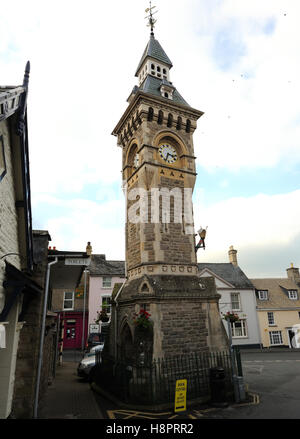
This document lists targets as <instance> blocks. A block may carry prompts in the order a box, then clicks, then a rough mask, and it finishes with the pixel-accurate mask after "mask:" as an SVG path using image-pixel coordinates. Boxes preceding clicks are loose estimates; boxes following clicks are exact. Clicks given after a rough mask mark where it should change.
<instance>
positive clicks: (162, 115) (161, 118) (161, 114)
mask: <svg viewBox="0 0 300 439" xmlns="http://www.w3.org/2000/svg"><path fill="white" fill-rule="evenodd" d="M163 119H164V113H163V112H162V111H161V110H159V112H158V119H157V123H158V124H159V125H161V124H162V123H163Z"/></svg>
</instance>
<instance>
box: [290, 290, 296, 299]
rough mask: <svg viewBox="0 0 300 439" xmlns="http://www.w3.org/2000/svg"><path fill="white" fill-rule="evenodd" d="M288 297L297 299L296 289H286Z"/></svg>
mask: <svg viewBox="0 0 300 439" xmlns="http://www.w3.org/2000/svg"><path fill="white" fill-rule="evenodd" d="M288 295H289V299H291V300H297V299H298V292H297V290H288Z"/></svg>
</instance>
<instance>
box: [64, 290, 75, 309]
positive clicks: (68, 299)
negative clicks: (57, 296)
mask: <svg viewBox="0 0 300 439" xmlns="http://www.w3.org/2000/svg"><path fill="white" fill-rule="evenodd" d="M71 309H74V292H73V291H65V293H64V310H71Z"/></svg>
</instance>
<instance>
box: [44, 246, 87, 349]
mask: <svg viewBox="0 0 300 439" xmlns="http://www.w3.org/2000/svg"><path fill="white" fill-rule="evenodd" d="M48 253H49V257H50V256H51V257H52V258H55V257H57V258H58V263H57V264H56V265H53V268H52V273H51V278H50V284H51V286H52V296H51V310H52V311H53V312H55V313H56V314H57V316H58V322H59V328H60V329H59V332H60V346H59V351H60V355H62V352H63V350H65V349H66V350H67V349H84V348H85V346H86V341H87V336H88V302H89V275H88V268H87V267H88V265H89V263H90V254H89V253H88V252H71V251H58V250H56V249H55V250H54V249H49V252H48Z"/></svg>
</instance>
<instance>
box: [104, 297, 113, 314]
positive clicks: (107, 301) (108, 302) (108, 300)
mask: <svg viewBox="0 0 300 439" xmlns="http://www.w3.org/2000/svg"><path fill="white" fill-rule="evenodd" d="M102 310H105V311H106V314H110V312H111V296H103V297H102Z"/></svg>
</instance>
